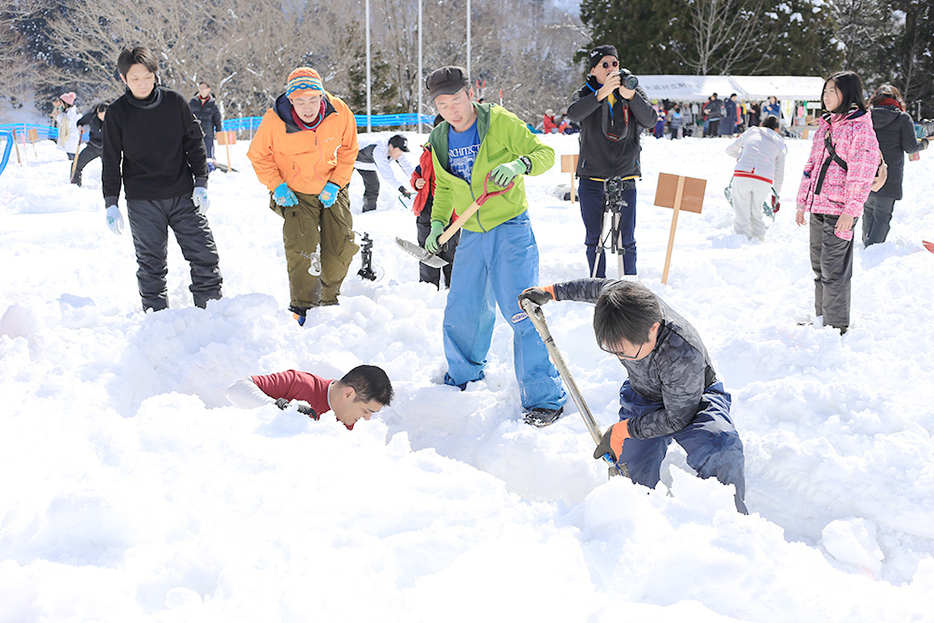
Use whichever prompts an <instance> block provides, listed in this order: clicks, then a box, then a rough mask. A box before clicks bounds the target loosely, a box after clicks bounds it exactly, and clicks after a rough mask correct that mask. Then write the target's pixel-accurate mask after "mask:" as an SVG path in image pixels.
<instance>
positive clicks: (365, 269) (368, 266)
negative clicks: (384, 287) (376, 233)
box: [357, 232, 376, 281]
mask: <svg viewBox="0 0 934 623" xmlns="http://www.w3.org/2000/svg"><path fill="white" fill-rule="evenodd" d="M360 243H361V244H360V264H361V267H360V270H358V271H357V274H358V275H360V276H361V277H363V278H364V279H369V280H370V281H376V273H375V272H374V271H373V240H372V238H370V234H369V233H368V232H364V233H363V237H362V238H361V239H360Z"/></svg>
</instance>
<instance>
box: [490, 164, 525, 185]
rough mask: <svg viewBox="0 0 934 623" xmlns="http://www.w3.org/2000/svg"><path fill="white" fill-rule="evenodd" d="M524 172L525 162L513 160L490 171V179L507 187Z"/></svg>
mask: <svg viewBox="0 0 934 623" xmlns="http://www.w3.org/2000/svg"><path fill="white" fill-rule="evenodd" d="M523 173H525V163H524V162H522V161H521V160H513V161H512V162H507V163H506V164H501V165H499V166H498V167H496V168H495V169H493V170H492V171H491V172H490V181H491V182H493V183H494V184H496V185H497V186H499V187H500V188H506V187H507V186H509V184H510V183H511V182H512V181H513V180H514V179H516V177H517V176H518V175H521V174H523Z"/></svg>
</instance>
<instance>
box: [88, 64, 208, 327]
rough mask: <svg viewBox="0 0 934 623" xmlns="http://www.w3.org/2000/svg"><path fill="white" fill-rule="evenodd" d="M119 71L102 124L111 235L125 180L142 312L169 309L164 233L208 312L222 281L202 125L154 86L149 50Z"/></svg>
mask: <svg viewBox="0 0 934 623" xmlns="http://www.w3.org/2000/svg"><path fill="white" fill-rule="evenodd" d="M117 68H118V70H119V71H120V78H121V79H122V80H123V82H124V83H125V84H126V85H127V91H126V93H124V94H123V95H122V96H121V97H120V98H118V99H117V100H116V101H115V102H114V103H113V104H111V105H110V107H109V108H108V109H107V116H106V117H105V119H104V136H103V155H102V161H103V165H102V167H103V168H102V171H101V178H102V183H103V190H104V205H106V206H107V225H108V227H110V229H111V231H113V232H114V233H115V234H119V233H120V232H121V231H123V215H122V214H121V213H120V208H118V207H117V200H118V199H119V197H120V186H121V182H122V184H123V186H124V189H125V193H126V204H127V214H128V216H129V219H130V232H131V233H132V234H133V245H134V247H135V248H136V261H137V264H138V265H139V270H137V272H136V277H137V280H138V282H139V292H140V296H141V297H142V300H143V309H144V310H148V309H152V310H153V311H159V310H161V309H165V308H166V307H168V306H169V297H168V288H167V286H166V280H165V277H166V273H167V272H168V267H167V265H166V252H167V245H168V228H169V227H171V228H172V230H173V231H174V232H175V239H176V240H178V245H179V246H180V247H181V249H182V255H184V256H185V259H186V260H188V263H189V264H190V265H191V288H190V289H191V293H192V295H193V297H194V302H195V305H197V306H198V307H205V306H206V305H207V302H208V301H209V300H211V299H219V298H220V297H221V281H222V279H221V271H220V268H219V266H218V264H219V259H218V256H217V247H216V246H215V244H214V235H213V234H212V233H211V228H210V226H209V225H208V220H207V218H206V217H205V212H207V209H208V206H209V205H210V202H209V201H208V192H207V183H208V165H207V160H206V158H205V153H204V142H203V141H202V140H201V139H202V137H203V133H202V131H201V125H200V124H199V123H198V122H197V120H196V119H195V118H194V116H193V115H192V114H191V109H190V108H189V107H188V103H187V102H186V101H185V98H184V97H183V96H182V94H181V93H179V92H177V91H172V90H170V89H166V88H165V87H161V86H156V85H157V82H158V79H157V72H158V64H157V63H156V57H155V55H153V53H152V52H151V51H150V50H149V49H148V48H145V47H136V48H133V49H132V50H128V49H125V50H123V51H122V52H121V53H120V57H119V58H118V59H117Z"/></svg>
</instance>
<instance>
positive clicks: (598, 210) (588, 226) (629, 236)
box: [577, 177, 636, 278]
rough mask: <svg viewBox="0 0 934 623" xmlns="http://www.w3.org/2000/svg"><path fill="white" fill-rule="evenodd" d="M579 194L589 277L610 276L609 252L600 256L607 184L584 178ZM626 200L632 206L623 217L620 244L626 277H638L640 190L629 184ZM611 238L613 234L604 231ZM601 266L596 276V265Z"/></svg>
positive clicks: (624, 197)
mask: <svg viewBox="0 0 934 623" xmlns="http://www.w3.org/2000/svg"><path fill="white" fill-rule="evenodd" d="M577 194H578V197H580V202H581V217H582V218H583V219H584V230H585V232H586V233H585V234H584V246H586V248H587V265H588V267H589V269H590V272H589V273H587V276H588V277H591V276H593V277H601V278H603V277H606V253H598V251H599V247H600V231H601V230H602V229H603V204H604V190H603V182H601V181H599V180H593V179H590V178H589V177H582V178H580V183H579V185H578V187H577ZM623 200H624V201H625V202H626V203H627V204H628V205H627V206H626V207H624V208H623V212H622V214H621V218H620V224H619V229H620V239H621V240H620V244H621V246H622V247H623V250H624V253H623V274H625V275H635V274H636V187H635V184H634V183H633V182H631V181H630V182H628V186H627V188H626V190H624V191H623ZM604 235H607V236H608V235H609V232H604ZM594 262H599V263H598V264H597V272H596V274H594V270H593V265H594Z"/></svg>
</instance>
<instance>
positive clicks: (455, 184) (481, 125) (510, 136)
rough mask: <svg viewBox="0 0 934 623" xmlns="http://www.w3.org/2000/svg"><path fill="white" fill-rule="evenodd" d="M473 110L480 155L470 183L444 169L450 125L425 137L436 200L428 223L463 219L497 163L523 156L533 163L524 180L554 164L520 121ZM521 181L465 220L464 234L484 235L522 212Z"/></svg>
mask: <svg viewBox="0 0 934 623" xmlns="http://www.w3.org/2000/svg"><path fill="white" fill-rule="evenodd" d="M473 107H474V110H476V112H477V133H478V134H479V135H480V151H479V152H477V158H476V160H475V161H474V164H473V169H472V170H471V177H470V180H471V183H470V184H468V183H467V181H466V180H464V179H462V178H460V177H457V176H456V175H454V174H453V173H452V172H451V171H450V169H449V168H448V167H449V160H448V130H449V129H450V127H451V125H450V124H449V123H448V122H447V121H444V122H442V123H439V124H438V125H437V126H435V129H434V130H432V131H431V135H430V136H429V137H428V142H429V143H430V144H431V152H432V154H431V157H432V166H433V168H434V172H435V198H434V205H433V206H432V210H431V220H433V221H441V222H442V223H448V222H450V220H451V214H452V213H453V212H455V211H456V212H457V213H458V214H463V213H464V211H465V210H467V208H469V207H470V204H471V203H473V202H474V201H475V200H476V199H477V198H478V197H480V195H482V194H483V182H484V180H485V179H486V176H487V174H489V172H490V171H492V170H493V169H494V168H495V167H496V166H498V165H500V164H505V163H507V162H512V161H513V160H516V159H517V158H519V157H521V156H527V157H528V158H529V160H531V161H532V170H531V171H530V172H529V175H540V174H542V173H544V172H545V171H547V170H549V169H550V168H551V167H552V166H554V164H555V150H553V149H552V148H551V147H548V146H547V145H545V144H544V143H542V142H541V141H540V140H539V139H538V138H537V137H536V135H534V134H532V133H531V132H530V131H529V129H528V127H527V126H526V124H525V122H524V121H522V120H520V119H519V118H518V117H516V116H515V115H514V114H512V113H511V112H509V111H508V110H506V109H505V108H503V107H502V106H494V105H493V104H476V103H474V104H473ZM523 177H524V176H522V175H519V176H517V177H516V180H515V183H514V186H513V187H512V190H510V191H508V192H506V193H505V194H502V195H497V196H496V197H490V198H489V200H487V201H486V202H485V203H484V204H483V205H482V206H480V209H479V210H477V212H476V213H474V215H473V216H471V217H470V218H469V219H467V222H466V223H464V229H466V230H468V231H475V232H485V231H489V230H491V229H493V228H494V227H496V226H497V225H499V224H500V223H505V222H506V221H508V220H509V219H511V218H515V217H516V216H518V215H520V214H522V213H523V212H525V211H526V210H527V209H528V208H529V202H528V200H527V199H526V196H525V181H524V180H523ZM488 189H489V190H494V189H496V190H498V188H496V187H495V186H488Z"/></svg>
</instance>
